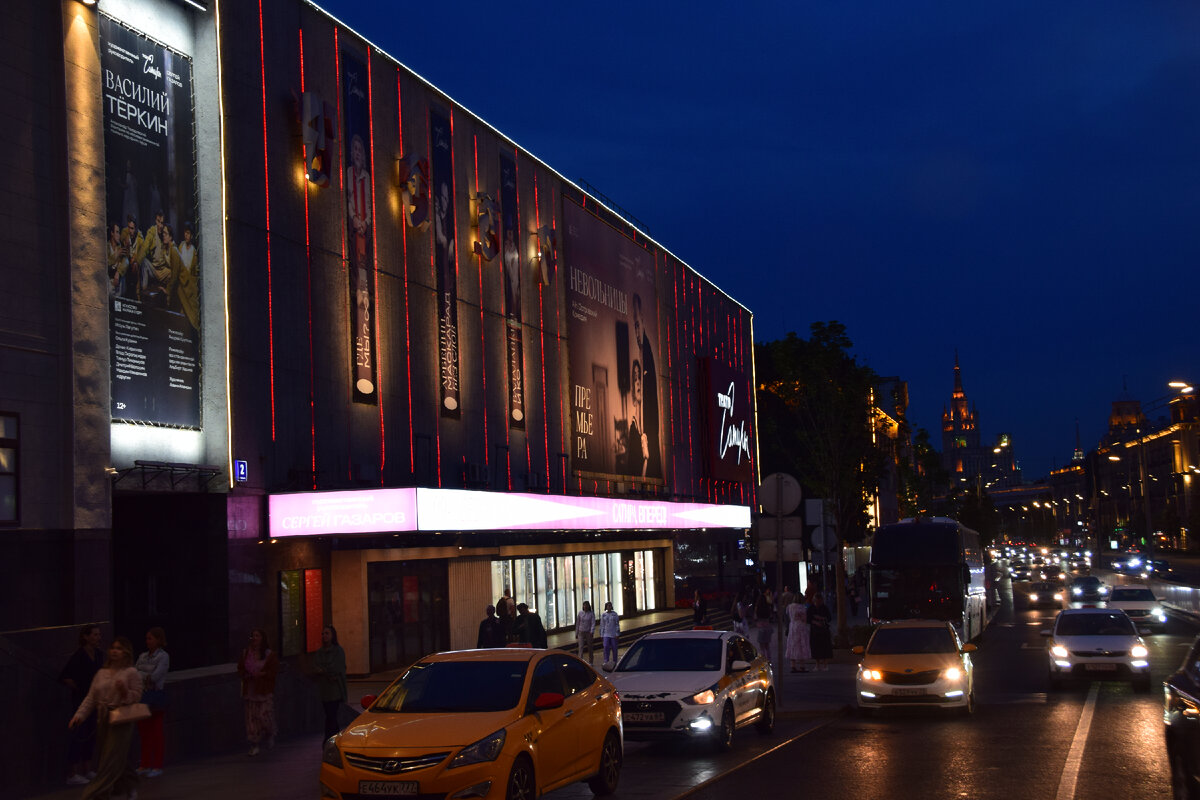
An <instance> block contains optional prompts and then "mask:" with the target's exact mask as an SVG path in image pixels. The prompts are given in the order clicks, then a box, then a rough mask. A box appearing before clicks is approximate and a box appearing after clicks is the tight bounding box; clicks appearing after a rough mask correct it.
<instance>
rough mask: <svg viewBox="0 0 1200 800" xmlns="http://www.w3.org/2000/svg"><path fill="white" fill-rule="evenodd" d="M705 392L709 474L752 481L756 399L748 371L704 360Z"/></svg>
mask: <svg viewBox="0 0 1200 800" xmlns="http://www.w3.org/2000/svg"><path fill="white" fill-rule="evenodd" d="M701 367H702V369H703V386H704V394H703V395H702V397H701V400H700V407H701V409H702V410H703V412H704V418H705V422H706V425H705V436H704V448H705V452H706V453H707V457H706V459H705V461H706V463H707V466H708V474H709V475H710V476H711V477H712V478H714V479H716V480H719V481H734V482H737V483H748V482H750V481H752V480H754V467H753V464H752V463H751V461H750V452H751V449H750V445H751V441H750V440H751V437H752V435H753V424H754V415H753V402H754V398H753V397H752V396H751V395H750V379H749V377H747V375H746V373H744V372H742V371H740V370H736V369H734V368H733V367H730V366H727V365H725V364H722V363H721V362H719V361H717V360H716V359H712V358H706V359H703V360H702V361H701Z"/></svg>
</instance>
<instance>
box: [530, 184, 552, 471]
mask: <svg viewBox="0 0 1200 800" xmlns="http://www.w3.org/2000/svg"><path fill="white" fill-rule="evenodd" d="M537 177H538V176H537V170H534V173H533V224H534V226H535V227H536V228H537V231H538V233H537V237H538V254H539V255H541V251H542V233H541V231H542V201H541V198H540V197H539V196H538V179H537ZM539 266H540V265H539ZM542 286H543V284H542V283H541V281H538V328H539V330H540V332H541V347H540V348H539V349H540V351H541V352H540V356H541V359H542V441H543V443H544V445H545V447H546V474H547V475H549V474H550V414H549V411H550V407H549V406H547V405H546V317H545V314H546V307H545V298H544V293H543V290H542ZM546 483H547V484H549V481H547V482H546ZM546 491H547V492H548V491H550V489H549V486H547V488H546Z"/></svg>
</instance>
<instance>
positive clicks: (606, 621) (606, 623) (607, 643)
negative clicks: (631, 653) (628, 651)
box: [600, 603, 621, 669]
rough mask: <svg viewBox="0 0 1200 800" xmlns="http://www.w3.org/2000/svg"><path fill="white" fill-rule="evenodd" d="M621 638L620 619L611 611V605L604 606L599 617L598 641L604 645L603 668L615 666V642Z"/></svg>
mask: <svg viewBox="0 0 1200 800" xmlns="http://www.w3.org/2000/svg"><path fill="white" fill-rule="evenodd" d="M620 638H621V618H620V617H619V616H617V612H615V611H613V604H612V603H605V604H604V613H603V614H601V615H600V640H601V642H602V643H603V644H604V668H605V669H612V668H613V667H615V666H616V665H617V640H618V639H620Z"/></svg>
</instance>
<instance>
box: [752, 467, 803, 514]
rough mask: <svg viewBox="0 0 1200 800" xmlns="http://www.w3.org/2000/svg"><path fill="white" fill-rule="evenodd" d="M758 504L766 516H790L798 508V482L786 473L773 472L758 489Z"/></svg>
mask: <svg viewBox="0 0 1200 800" xmlns="http://www.w3.org/2000/svg"><path fill="white" fill-rule="evenodd" d="M758 502H759V503H761V504H762V507H763V512H764V513H767V514H790V513H792V512H793V511H795V510H796V509H797V508H799V506H800V482H799V481H797V480H796V479H795V478H793V477H792V476H791V475H788V474H787V473H786V472H773V473H771V474H770V475H768V476H767V477H765V478H763V482H762V483H761V484H760V485H759V487H758Z"/></svg>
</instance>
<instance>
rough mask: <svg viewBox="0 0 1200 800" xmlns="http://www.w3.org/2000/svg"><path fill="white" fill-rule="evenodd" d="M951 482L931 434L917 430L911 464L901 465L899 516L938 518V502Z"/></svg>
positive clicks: (920, 429) (922, 429) (904, 463)
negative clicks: (939, 496) (934, 446)
mask: <svg viewBox="0 0 1200 800" xmlns="http://www.w3.org/2000/svg"><path fill="white" fill-rule="evenodd" d="M949 482H950V476H949V473H947V472H946V468H945V467H943V466H942V457H941V455H940V454H939V453H938V451H937V450H935V449H933V443H932V442H931V441H930V436H929V431H927V430H925V429H924V428H918V429H917V435H916V436H915V437H913V460H912V463H908V462H906V461H901V462H900V516H901V517H918V516H939V515H940V514H938V510H939V506H936V505H935V503H936V499H935V498H937V497H938V495H939V494H940V493H941V491H940V490H941V488H942V487H944V486H946V484H948V483H949Z"/></svg>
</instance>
